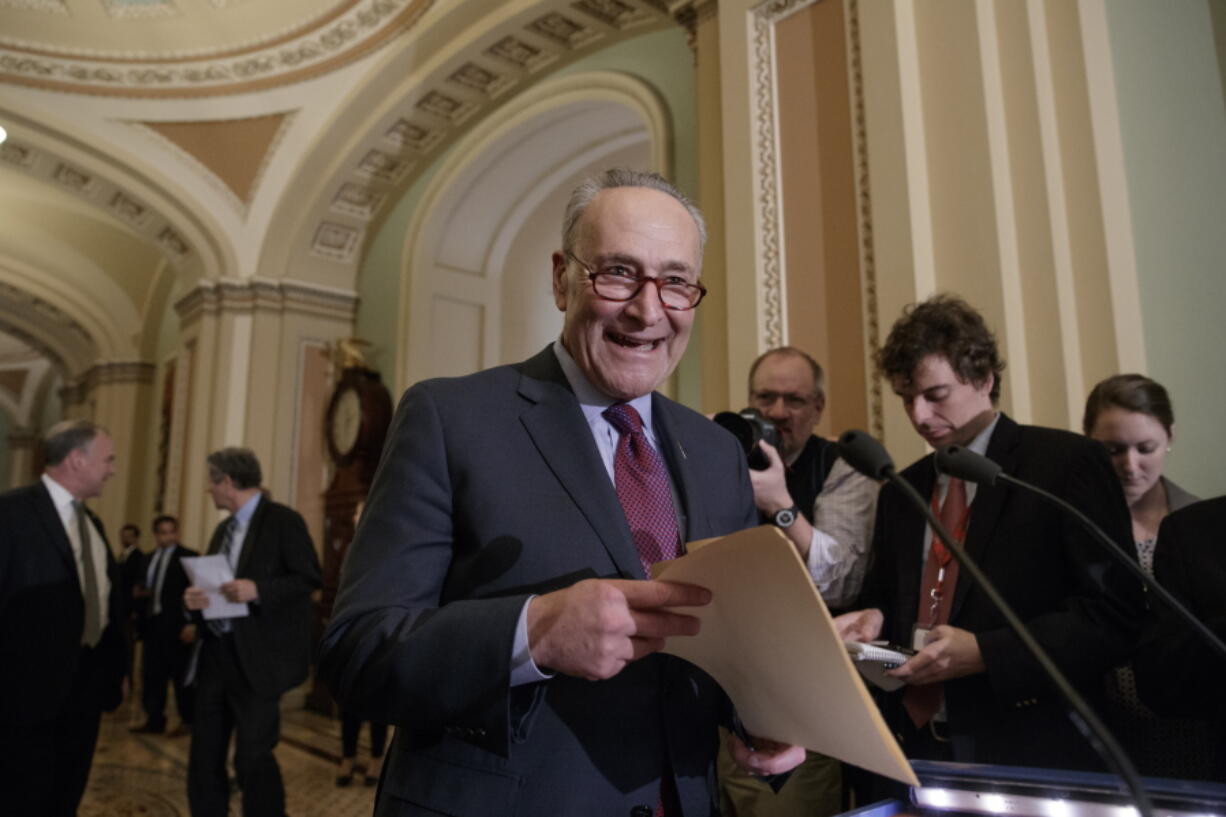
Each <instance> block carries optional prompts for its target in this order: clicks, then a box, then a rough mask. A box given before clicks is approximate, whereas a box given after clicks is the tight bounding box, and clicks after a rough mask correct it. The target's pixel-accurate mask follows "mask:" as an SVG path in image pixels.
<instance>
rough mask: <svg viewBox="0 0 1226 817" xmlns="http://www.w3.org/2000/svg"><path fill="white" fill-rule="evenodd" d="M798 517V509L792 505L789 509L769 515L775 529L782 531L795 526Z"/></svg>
mask: <svg viewBox="0 0 1226 817" xmlns="http://www.w3.org/2000/svg"><path fill="white" fill-rule="evenodd" d="M799 515H800V508H797V507H796V506H795V505H793V506H792V507H790V508H781V509H779V510H777V511H775V512H774V513H773V514H771V522H772V523H773V524H774V525H775V527H777V528H780V529H782V530H787V529H788V528H790V527H792V525H794V524H796V517H797V516H799Z"/></svg>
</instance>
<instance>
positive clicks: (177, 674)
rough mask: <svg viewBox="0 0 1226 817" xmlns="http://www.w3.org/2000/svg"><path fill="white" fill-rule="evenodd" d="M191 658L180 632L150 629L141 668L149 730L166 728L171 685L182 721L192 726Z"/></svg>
mask: <svg viewBox="0 0 1226 817" xmlns="http://www.w3.org/2000/svg"><path fill="white" fill-rule="evenodd" d="M189 654H190V652H189V650H188V647H187V646H186V645H185V644H183V643H182V642H180V641H179V635H178V633H177V632H174V631H173V630H168V629H167V628H165V627H153V626H151V627H150V628H149V634H148V635H147V636H146V637H145V639H144V656H143V658H142V665H141V706H142V707H144V710H145V719H146V723H147V724H148V725H149V726H151V727H153V728H155V729H157V728H162V727H164V726H166V685H167V684H168V683H169V684H173V686H174V690H175V706H176V708H177V709H178V712H179V719H180V720H182V721H183V723H185V724H189V725H190V724H191V722H192V715H193V700H192V698H193V690H192V688H191V687H188V686H184V684H183V675H184V673H185V672H186V671H187V659H188V656H189Z"/></svg>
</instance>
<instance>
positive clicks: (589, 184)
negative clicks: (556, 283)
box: [562, 167, 707, 257]
mask: <svg viewBox="0 0 1226 817" xmlns="http://www.w3.org/2000/svg"><path fill="white" fill-rule="evenodd" d="M615 187H646V188H649V189H651V190H659V191H660V192H661V193H666V194H668V195H669V196H672V197H673V198H674V199H676V200H677V202H678V203H679V204H680V205H681V206H682V207H684V208H685V209H686V212H688V213H689V214H690V218H692V219H694V226H695V227H697V228H698V252H699V256H700V257H701V254H702V250H703V248H704V247H705V246H706V245H707V223H706V221H705V220H704V219H703V217H702V211H701V210H699V209H698V205H696V204H694V202H692V201H690V199H689V197H688V196H686V195H685V194H684V193H682V192H681V191H680V190H678V189H677V188H676V187H674V186H673V184H672V183H671V182H669V181H668V180H667V179H665V178H664V177H663V176H661V175H660V174H659V173H653V172H651V171H650V170H632V169H630V168H625V167H614V168H610V169H609V170H606V171H605V172H604V173H601V174H600V175H599V176H593V177H591V178H589V179H586V180H585V181H584V182H583V183H582V184H581V185H579V186H578V187H576V188H575V190H574V192H573V193H571V194H570V201H568V202H567V203H566V215H565V216H563V218H562V249H563V251H565V252H571V253H573V252H574V249H575V231H576V228H577V227H578V225H579V219H580V218H582V217H583V213H584V211H585V210H587V206H588V205H589V204H591V203H592V200H593V199H595V198H596V196H597V195H598V194H599V193H600V192H601V191H602V190H611V189H613V188H615Z"/></svg>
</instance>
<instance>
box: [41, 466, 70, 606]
mask: <svg viewBox="0 0 1226 817" xmlns="http://www.w3.org/2000/svg"><path fill="white" fill-rule="evenodd" d="M34 513H35V515H37V516H38V522H39V524H40V525H42V527H43V531H44V532H45V533H46V534H47V541H49V542H50V543H51V545H52V547H54V548H55V549H56V551H57V552H58V553H59V554H60V557H61V558H62V559H63V560H64V564H65V565H67V566H68V568H69V572H70V573H72V580H73V581H74V582H76V584H77V589H78V590H79V589H80V586H81V577H80V576H78V575H77V560H76V557H75V556H73V555H72V543H71V542H70V541H68V533H67V532H66V531H65V530H64V523H63V522H62V521H61V520H60V515H59V512H57V511H56V510H55V503H54V502H52V501H51V494H50V493H49V492H48V491H47V486H46V485H43V483H42V480H39V481H38V483H37V484H36V485H35V486H34Z"/></svg>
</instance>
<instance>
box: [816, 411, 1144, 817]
mask: <svg viewBox="0 0 1226 817" xmlns="http://www.w3.org/2000/svg"><path fill="white" fill-rule="evenodd" d="M967 453H973V452H967ZM839 454H840V455H841V456H842V457H843V459H844V460H846V461H847V464H848V465H850V466H851V467H852V468H855V469H856V470H857V471H859V472H860V473H861V474H864V475H865V476H866V477H869V478H871V479H888V480H889V481H890V482H892V483H893V484H894V485H895V486H897V487H898V489H899V490H901V491H902V492H903V495H904V496H906V497H907V498H908V499H909V500H910V501H911V503H912V504H914V505H915V507H916V508H918V509H919V511H920V513H922V514H923V515H924V518H925V519H926V520H928V524H929V525H931V526H932V530H933V532H934V533H935V534H936V535H937V536H938V537H940V539H941V541H942V542H944V543H945V546H946V547H947V548H949V551H950V553H952V554H953V556H954V558H955V559H957V560H958V564H959V565H960V566H961V567H962V569H964V570H965V571H966V572H967V575H969V576H970V577H971V579H972V580H973V581H974V582H975V584H977V585H979V588H980V589H981V590H982V591H983V593H984V595H986V596H987V597H988V600H989V601H991V602H992V604H993V606H995V607H996V609H997V610H999V611H1000V614H1001V616H1002V617H1003V618H1004V619H1005V621H1006V622H1007V623H1008V625H1009V628H1010V629H1011V630H1013V632H1014V633H1015V634H1016V635H1017V637H1018V639H1019V640H1020V641H1021V642H1022V645H1023V646H1024V647H1025V648H1026V650H1027V651H1028V652H1029V653H1030V654H1031V655H1032V656H1034V659H1035V660H1036V661H1037V662H1038V663H1039V666H1040V667H1041V668H1042V669H1043V671H1044V673H1046V674H1047V677H1048V678H1050V679H1051V682H1052V685H1053V686H1055V687H1056V689H1057V691H1059V693H1060V695H1061V697H1063V698H1064V700H1065V702H1066V703H1067V704H1068V705H1069V708H1070V709H1071V710H1072V711H1071V712H1070V713H1069V715H1070V717H1071V718H1072V720H1073V724H1074V725H1075V726H1076V727H1077V728H1078V729H1079V730H1080V731H1081V733H1082V734H1083V735H1084V736H1085V738H1086V740H1088V741H1089V743H1090V746H1091V747H1093V749H1094V751H1095V752H1096V753H1097V754H1098V755H1099V757H1101V758H1102V759H1103V761H1104V762H1105V763H1106V764H1107V766H1108V767H1109V768H1111V769H1114V770H1115V772H1116V774H1118V775H1119V777H1120V778H1121V779H1122V780H1123V781H1124V784H1125V785H1126V786H1128V790H1129V792H1130V793H1131V794H1132V797H1133V801H1134V804H1135V806H1136V808H1137V811H1139V812H1140V813H1141V814H1142V815H1143V817H1153V813H1154V810H1153V804H1151V803H1150V800H1149V795H1147V794H1146V793H1145V789H1144V788H1143V787H1142V786H1141V778H1140V777H1139V776H1138V775H1137V770H1136V767H1135V766H1133V765H1132V761H1130V760H1129V759H1128V756H1127V755H1126V754H1124V750H1123V748H1121V747H1120V744H1119V741H1117V740H1116V739H1115V736H1114V735H1112V734H1111V732H1110V731H1109V730H1108V729H1107V726H1106V724H1104V723H1103V722H1102V720H1101V719H1100V718H1099V717H1098V715H1096V714H1095V713H1094V710H1093V709H1091V708H1090V705H1089V704H1088V703H1086V701H1085V699H1084V698H1082V697H1081V695H1080V694H1079V693H1078V692H1077V690H1075V689H1074V688H1073V685H1072V684H1070V683H1069V680H1068V678H1066V677H1065V675H1064V673H1063V672H1061V671H1060V668H1059V667H1057V666H1056V664H1055V662H1054V661H1052V660H1051V656H1049V655H1048V654H1047V651H1046V650H1044V649H1043V647H1042V645H1041V644H1039V642H1037V641H1035V640H1034V636H1032V635H1031V634H1030V630H1028V629H1027V628H1026V625H1025V624H1023V623H1022V620H1021V619H1020V618H1018V615H1017V613H1016V612H1014V610H1013V608H1012V607H1011V606H1010V605H1009V603H1008V602H1007V601H1005V598H1004V596H1002V595H1001V594H1000V591H999V590H997V589H996V586H995V585H994V584H992V582H991V580H990V579H988V577H987V576H986V575H984V572H983V571H982V570H981V569H980V568H979V565H977V564H976V563H975V562H974V561H973V560H972V559H971V557H970V556H968V555H967V553H966V551H965V550H963V549H962V545H961V544H960V543H958V542H956V541H954V538H953V537H952V536H950V535H949V531H947V530H946V529H945V526H944V525H942V524H941V521H940V520H939V519H937V517H936V514H934V513H933V512H932V508H930V507H929V505H928V502H927V501H926V500H925V499H924V498H923V497H922V496H920V495H919V492H918V491H916V490H915V486H913V485H912V484H911V483H910V482H907V480H905V479H903V478H902V477H901V476H899V474H898V471H897V470H896V469H895V468H894V461H893V460H892V459H890V455H889V453H888V452H886V450H885V448H884V447H883V446H882V445H881V443H879V442H877V440H876V439H874V438H873V437H871V436H869V435H868V434H867V433H866V432H863V431H855V430H852V431H846V432H844V433H843V435H842V436H841V437H839ZM993 464H994V463H993ZM999 470H1000V469H999V468H997V471H999ZM988 472H990V469H986V470H984V469H978V470H973V473H988Z"/></svg>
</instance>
